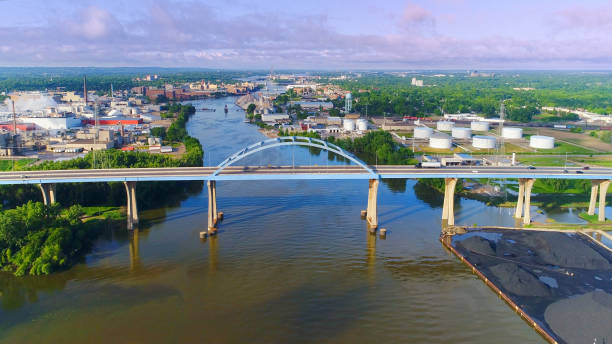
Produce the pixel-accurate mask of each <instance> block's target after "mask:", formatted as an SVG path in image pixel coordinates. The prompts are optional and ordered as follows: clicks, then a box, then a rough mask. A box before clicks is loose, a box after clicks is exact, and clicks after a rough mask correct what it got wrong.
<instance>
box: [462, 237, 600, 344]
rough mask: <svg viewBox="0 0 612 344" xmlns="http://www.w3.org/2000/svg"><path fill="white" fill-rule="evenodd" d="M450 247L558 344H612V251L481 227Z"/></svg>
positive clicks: (585, 242)
mask: <svg viewBox="0 0 612 344" xmlns="http://www.w3.org/2000/svg"><path fill="white" fill-rule="evenodd" d="M452 245H453V246H454V247H455V249H456V250H457V251H458V252H459V253H460V254H461V255H463V256H464V257H465V258H466V259H467V260H468V261H469V262H470V263H472V264H473V265H474V266H476V267H477V268H478V269H479V270H480V271H481V272H482V273H483V274H484V275H485V276H486V277H487V278H488V279H489V280H490V281H491V282H492V283H493V284H495V285H496V286H497V287H498V288H499V289H500V290H502V292H504V293H505V294H506V295H507V296H508V297H509V298H510V299H512V300H513V301H514V303H516V304H517V305H519V307H521V309H522V310H523V311H524V312H525V313H527V314H528V315H529V316H530V317H532V318H533V319H534V320H535V321H536V322H538V324H539V325H540V326H541V327H542V328H543V329H544V330H546V331H547V332H548V333H549V334H550V335H551V336H552V337H553V338H555V339H556V340H558V341H559V342H560V343H589V344H590V343H593V342H594V340H595V339H596V340H597V341H596V343H602V342H603V343H612V334H611V330H610V329H612V325H610V320H611V319H612V314H611V313H610V312H612V252H611V251H609V250H608V249H606V248H605V247H602V246H601V245H599V244H598V243H596V242H594V241H593V240H592V239H591V238H590V237H588V236H586V235H583V234H577V233H561V232H546V231H526V230H524V231H521V230H500V229H479V230H472V231H469V232H468V233H465V234H460V235H455V236H454V237H453V241H452ZM577 318H581V319H583V320H580V321H576V319H577ZM597 319H599V320H597ZM606 321H607V323H608V324H607V325H604V324H605V323H606Z"/></svg>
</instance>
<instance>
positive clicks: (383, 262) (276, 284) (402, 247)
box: [0, 97, 544, 343]
mask: <svg viewBox="0 0 612 344" xmlns="http://www.w3.org/2000/svg"><path fill="white" fill-rule="evenodd" d="M233 101H234V98H231V97H228V98H218V99H210V100H202V101H196V102H193V103H194V105H195V106H196V107H197V108H198V109H200V108H202V107H207V108H216V109H217V111H216V112H201V111H198V112H197V114H196V115H194V116H193V117H192V118H191V119H190V120H189V122H188V124H187V129H188V131H189V133H190V134H191V135H192V136H195V137H197V138H198V139H200V141H201V142H202V145H203V147H204V150H205V154H206V155H205V159H204V160H205V164H206V165H214V164H218V163H219V162H220V161H222V160H223V159H224V158H225V157H227V156H228V155H230V154H231V153H234V152H235V151H237V150H239V149H241V148H243V147H245V146H246V145H248V144H251V143H254V142H257V141H259V140H262V139H264V137H263V136H262V135H261V134H260V133H259V132H258V131H257V127H255V126H253V125H249V124H246V123H243V119H244V113H243V112H242V110H240V109H238V108H237V107H236V106H234V105H233ZM225 104H229V105H228V106H229V109H230V111H229V113H228V114H225V113H224V112H223V107H224V105H225ZM312 153H313V154H311V152H310V151H309V150H308V149H304V148H292V147H284V148H283V149H277V150H268V151H265V153H261V154H259V155H255V156H253V157H252V158H250V161H246V163H250V164H290V163H292V161H295V163H296V164H315V163H316V164H321V165H324V164H332V163H335V162H334V161H330V160H329V159H328V156H327V154H326V153H324V152H323V153H320V155H316V154H314V153H316V152H312ZM367 184H368V183H367V181H261V182H218V185H217V194H218V196H217V197H218V206H219V210H220V211H223V212H224V213H225V220H224V222H223V223H222V224H221V226H220V228H219V234H218V235H217V236H216V237H212V238H208V239H206V240H200V239H199V238H198V234H199V232H200V231H202V230H204V229H205V228H206V218H207V213H206V211H207V196H206V189H204V190H203V191H202V193H200V194H199V195H195V196H192V197H189V198H187V199H186V200H184V201H182V202H181V204H180V206H178V207H173V208H160V209H153V210H148V211H143V212H141V218H142V219H144V220H145V221H147V222H149V223H150V226H148V227H147V228H142V229H141V230H140V231H139V232H138V233H137V234H136V235H134V236H131V235H129V234H128V233H126V232H125V230H121V229H114V230H112V231H111V232H110V233H109V234H108V235H105V236H104V237H103V238H101V239H100V240H98V241H97V243H96V245H95V248H94V250H93V252H92V253H91V254H89V255H88V256H87V258H86V260H85V261H84V262H83V263H81V264H78V265H76V266H74V267H73V268H71V269H69V270H67V271H63V272H59V273H56V274H53V275H51V276H44V277H23V278H16V277H13V276H11V275H9V274H4V273H3V274H0V342H2V343H33V342H36V343H83V342H87V343H109V342H110V343H174V342H183V343H195V342H202V343H372V342H379V343H492V342H495V343H539V342H544V340H543V339H542V338H541V337H540V336H539V335H538V334H536V332H535V331H534V330H533V329H532V328H530V327H529V326H528V325H527V324H526V323H524V322H523V320H521V319H520V317H519V316H518V315H516V314H515V313H514V311H512V310H511V309H510V308H509V307H508V306H507V305H506V304H505V303H504V302H503V301H502V300H501V299H499V298H498V297H497V296H496V295H495V294H494V293H493V292H492V291H491V290H490V289H489V288H488V287H487V286H485V285H484V283H482V282H481V281H480V280H479V279H477V278H476V277H475V276H474V275H473V274H472V273H471V271H470V270H469V269H468V268H466V267H465V266H464V265H463V264H462V263H461V262H459V261H458V260H457V259H456V258H455V257H454V256H452V255H451V254H450V253H448V252H446V251H445V250H444V249H443V247H442V245H441V244H440V243H439V241H438V236H439V233H440V216H441V208H440V207H441V204H442V200H441V197H440V196H438V195H434V194H432V193H431V192H429V191H428V190H422V189H419V188H417V189H416V191H415V187H414V186H415V182H414V181H407V182H406V185H405V190H404V188H403V185H401V184H400V185H394V186H393V188H392V189H391V188H390V187H389V185H387V184H381V187H380V189H379V199H378V202H379V206H378V207H379V221H380V223H381V224H382V226H383V227H385V228H387V229H388V234H387V237H386V239H384V240H383V239H381V238H379V237H378V236H372V235H368V234H367V230H366V224H365V222H364V221H363V220H361V219H360V217H359V211H360V210H361V209H365V206H366V202H367V192H368V188H367ZM60 201H61V200H60ZM456 214H457V215H456V218H457V222H458V223H469V224H473V223H478V224H495V225H512V224H514V219H513V218H512V210H511V209H498V208H495V207H488V206H486V205H483V204H482V203H480V202H477V201H471V200H465V199H462V200H461V201H460V202H459V206H458V208H457V213H456Z"/></svg>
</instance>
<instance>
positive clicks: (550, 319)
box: [544, 290, 612, 343]
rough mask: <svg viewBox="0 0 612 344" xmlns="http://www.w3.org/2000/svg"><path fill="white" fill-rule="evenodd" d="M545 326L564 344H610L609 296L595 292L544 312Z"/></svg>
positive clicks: (611, 306)
mask: <svg viewBox="0 0 612 344" xmlns="http://www.w3.org/2000/svg"><path fill="white" fill-rule="evenodd" d="M544 319H545V320H546V322H547V323H548V326H550V328H551V329H552V330H553V331H554V332H555V333H556V334H557V335H558V336H559V337H561V339H563V340H564V341H566V342H567V343H610V342H612V326H610V319H612V294H609V293H606V292H605V291H601V290H597V291H593V292H589V293H586V294H582V295H579V296H576V297H571V298H568V299H563V300H559V301H557V302H555V303H553V304H551V305H550V306H548V307H547V308H546V311H545V313H544Z"/></svg>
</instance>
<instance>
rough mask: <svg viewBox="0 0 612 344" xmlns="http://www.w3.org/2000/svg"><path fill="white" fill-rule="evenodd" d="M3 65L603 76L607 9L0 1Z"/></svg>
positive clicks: (609, 33)
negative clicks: (587, 72) (580, 72)
mask: <svg viewBox="0 0 612 344" xmlns="http://www.w3.org/2000/svg"><path fill="white" fill-rule="evenodd" d="M0 65H2V66H163V67H209V68H234V69H235V68H238V69H240V68H264V69H269V68H274V69H284V68H300V69H301V68H307V69H321V68H324V69H370V68H375V69H423V68H425V69H448V68H451V69H515V68H520V69H522V68H526V69H610V68H612V3H610V2H606V1H596V0H592V1H568V0H539V1H538V0H531V1H526V0H514V1H484V0H480V1H476V0H429V1H425V0H412V1H404V0H379V1H345V0H338V1H333V0H327V1H323V0H309V1H265V0H263V1H243V0H225V1H197V0H189V1H187V0H157V1H153V0H130V1H125V0H124V1H115V0H106V1H94V0H80V1H59V0H46V1H40V0H30V1H23V0H0Z"/></svg>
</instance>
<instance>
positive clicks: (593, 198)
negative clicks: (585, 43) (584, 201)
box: [587, 180, 601, 215]
mask: <svg viewBox="0 0 612 344" xmlns="http://www.w3.org/2000/svg"><path fill="white" fill-rule="evenodd" d="M600 183H601V180H591V200H590V201H589V210H588V211H587V214H589V215H595V203H597V193H598V190H599V184H600Z"/></svg>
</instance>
